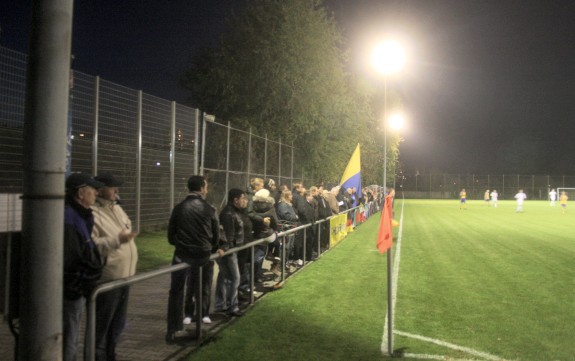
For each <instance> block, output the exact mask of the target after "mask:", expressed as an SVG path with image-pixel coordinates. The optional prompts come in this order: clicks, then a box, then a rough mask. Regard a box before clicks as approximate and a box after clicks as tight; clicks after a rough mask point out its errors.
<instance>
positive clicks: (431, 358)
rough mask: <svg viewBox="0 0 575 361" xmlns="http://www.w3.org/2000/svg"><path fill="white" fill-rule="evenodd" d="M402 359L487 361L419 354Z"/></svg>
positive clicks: (410, 354)
mask: <svg viewBox="0 0 575 361" xmlns="http://www.w3.org/2000/svg"><path fill="white" fill-rule="evenodd" d="M402 357H408V358H413V359H417V360H441V361H485V360H483V359H472V358H451V357H449V358H448V357H446V356H439V355H423V354H417V353H404V354H403V355H402Z"/></svg>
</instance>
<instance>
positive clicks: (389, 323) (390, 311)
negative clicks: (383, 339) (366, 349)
mask: <svg viewBox="0 0 575 361" xmlns="http://www.w3.org/2000/svg"><path fill="white" fill-rule="evenodd" d="M391 268H392V267H391V247H390V248H389V249H388V250H387V314H388V315H389V317H388V318H387V349H388V352H389V356H393V303H392V300H391V293H392V292H391Z"/></svg>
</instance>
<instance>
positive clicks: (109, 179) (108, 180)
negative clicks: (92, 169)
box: [94, 173, 124, 187]
mask: <svg viewBox="0 0 575 361" xmlns="http://www.w3.org/2000/svg"><path fill="white" fill-rule="evenodd" d="M94 179H95V180H97V181H98V182H101V183H103V184H104V187H120V186H121V185H122V184H124V181H123V180H121V179H118V178H116V177H114V175H113V174H112V173H102V174H98V175H97V176H95V177H94Z"/></svg>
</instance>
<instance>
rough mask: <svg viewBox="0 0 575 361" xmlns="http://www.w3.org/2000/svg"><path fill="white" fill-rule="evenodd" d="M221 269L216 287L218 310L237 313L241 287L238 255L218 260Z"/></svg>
mask: <svg viewBox="0 0 575 361" xmlns="http://www.w3.org/2000/svg"><path fill="white" fill-rule="evenodd" d="M216 262H217V263H218V266H219V267H220V272H219V273H218V280H217V285H216V310H218V311H226V310H227V311H236V310H237V309H238V287H239V285H240V269H239V268H238V255H237V253H232V254H230V255H227V256H224V257H222V258H218V259H217V260H216Z"/></svg>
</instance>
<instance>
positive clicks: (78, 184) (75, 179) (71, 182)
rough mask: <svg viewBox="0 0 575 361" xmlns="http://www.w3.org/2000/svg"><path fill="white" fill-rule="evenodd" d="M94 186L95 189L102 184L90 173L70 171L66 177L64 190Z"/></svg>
mask: <svg viewBox="0 0 575 361" xmlns="http://www.w3.org/2000/svg"><path fill="white" fill-rule="evenodd" d="M86 186H90V187H94V188H96V189H98V188H102V187H103V186H104V184H103V183H101V182H98V181H97V180H95V179H94V178H92V177H91V176H90V175H88V174H85V173H72V174H70V175H69V176H68V178H66V191H68V192H70V191H75V190H76V189H80V188H82V187H86Z"/></svg>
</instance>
